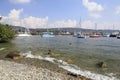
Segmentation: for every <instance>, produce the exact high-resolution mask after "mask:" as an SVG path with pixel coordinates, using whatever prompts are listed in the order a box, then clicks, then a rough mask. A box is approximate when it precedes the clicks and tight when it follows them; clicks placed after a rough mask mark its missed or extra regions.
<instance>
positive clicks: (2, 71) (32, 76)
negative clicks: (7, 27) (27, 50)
mask: <svg viewBox="0 0 120 80" xmlns="http://www.w3.org/2000/svg"><path fill="white" fill-rule="evenodd" d="M0 64H1V66H0V76H1V77H0V80H74V78H72V77H70V76H66V75H63V74H60V73H55V72H52V71H50V70H47V69H43V68H36V67H35V66H29V65H24V64H19V63H15V62H10V61H4V60H0Z"/></svg>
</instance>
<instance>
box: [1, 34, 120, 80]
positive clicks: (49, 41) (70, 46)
mask: <svg viewBox="0 0 120 80" xmlns="http://www.w3.org/2000/svg"><path fill="white" fill-rule="evenodd" d="M0 48H5V49H6V51H2V50H1V51H0V52H6V53H8V52H10V51H14V50H18V51H20V52H23V53H24V52H28V51H31V52H32V54H33V55H37V56H39V55H41V56H45V55H47V53H48V50H52V51H53V52H54V53H56V54H60V56H58V57H56V58H57V59H59V60H66V59H71V60H73V64H74V65H77V66H78V67H80V69H81V70H83V71H90V72H93V73H95V74H102V75H106V76H109V77H111V76H115V77H117V78H119V79H120V77H119V76H120V39H117V38H108V37H102V38H98V39H93V38H89V37H88V38H85V39H80V38H76V37H73V36H56V37H53V38H41V37H40V36H31V37H17V38H15V39H14V40H13V41H12V42H11V43H0ZM98 62H105V63H106V64H107V67H108V68H106V69H101V68H97V67H96V63H98Z"/></svg>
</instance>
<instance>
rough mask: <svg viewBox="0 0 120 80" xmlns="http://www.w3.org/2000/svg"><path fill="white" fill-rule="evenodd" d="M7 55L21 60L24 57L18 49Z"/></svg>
mask: <svg viewBox="0 0 120 80" xmlns="http://www.w3.org/2000/svg"><path fill="white" fill-rule="evenodd" d="M5 57H6V58H11V59H13V60H20V59H22V58H24V56H22V55H20V54H18V53H17V52H16V51H14V52H10V53H8V54H7V55H6V56H5Z"/></svg>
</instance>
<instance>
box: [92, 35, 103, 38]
mask: <svg viewBox="0 0 120 80" xmlns="http://www.w3.org/2000/svg"><path fill="white" fill-rule="evenodd" d="M100 37H101V36H100V35H91V36H90V38H100Z"/></svg>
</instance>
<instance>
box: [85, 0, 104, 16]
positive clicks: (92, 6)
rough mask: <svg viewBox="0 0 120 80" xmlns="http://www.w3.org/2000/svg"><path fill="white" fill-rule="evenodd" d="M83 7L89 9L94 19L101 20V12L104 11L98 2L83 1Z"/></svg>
mask: <svg viewBox="0 0 120 80" xmlns="http://www.w3.org/2000/svg"><path fill="white" fill-rule="evenodd" d="M83 5H84V6H85V7H86V8H87V9H88V11H89V12H90V16H92V17H94V18H100V17H101V15H100V12H102V11H103V10H104V8H103V7H102V5H100V4H98V3H96V2H89V0H83Z"/></svg>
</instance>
